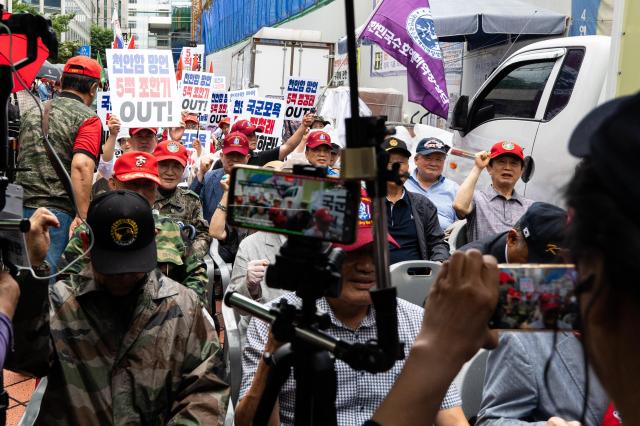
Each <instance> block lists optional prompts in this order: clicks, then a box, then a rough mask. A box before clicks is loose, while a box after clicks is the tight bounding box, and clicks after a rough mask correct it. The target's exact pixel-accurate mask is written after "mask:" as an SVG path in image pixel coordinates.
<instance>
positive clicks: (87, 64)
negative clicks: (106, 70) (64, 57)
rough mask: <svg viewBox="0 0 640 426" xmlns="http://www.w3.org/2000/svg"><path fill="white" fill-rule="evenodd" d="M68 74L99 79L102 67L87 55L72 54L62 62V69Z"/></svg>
mask: <svg viewBox="0 0 640 426" xmlns="http://www.w3.org/2000/svg"><path fill="white" fill-rule="evenodd" d="M62 72H64V73H68V74H78V75H86V76H87V77H91V78H95V79H96V80H100V75H101V74H102V67H101V66H100V64H99V63H98V61H96V60H95V59H91V58H89V57H88V56H74V57H73V58H70V59H69V60H68V61H67V62H66V63H65V64H64V70H63V71H62Z"/></svg>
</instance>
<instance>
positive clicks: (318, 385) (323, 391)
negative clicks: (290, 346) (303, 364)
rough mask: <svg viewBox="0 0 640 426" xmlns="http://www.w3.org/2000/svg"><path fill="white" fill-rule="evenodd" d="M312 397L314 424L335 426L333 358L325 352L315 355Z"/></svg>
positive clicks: (334, 371)
mask: <svg viewBox="0 0 640 426" xmlns="http://www.w3.org/2000/svg"><path fill="white" fill-rule="evenodd" d="M314 373H315V377H314V380H313V382H314V385H315V386H314V392H315V395H314V397H313V400H314V402H315V403H314V407H313V418H314V424H317V425H327V426H336V425H337V422H338V420H337V417H336V393H337V383H336V369H335V358H334V357H333V355H332V354H330V353H329V352H327V351H322V352H318V353H317V354H316V363H315V372H314Z"/></svg>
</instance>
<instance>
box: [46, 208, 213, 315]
mask: <svg viewBox="0 0 640 426" xmlns="http://www.w3.org/2000/svg"><path fill="white" fill-rule="evenodd" d="M153 217H154V219H155V221H156V230H157V233H156V247H157V249H158V268H160V270H161V271H162V273H163V274H165V275H166V276H168V277H169V278H171V279H173V280H175V281H177V282H179V283H182V284H183V285H184V286H185V287H188V288H190V289H192V290H193V291H195V292H196V294H197V295H198V298H199V299H200V302H201V303H202V304H203V306H207V303H208V302H207V283H208V277H207V266H206V265H205V263H204V262H203V261H202V259H197V258H196V257H195V256H194V255H189V254H187V248H186V246H185V244H184V241H182V237H181V236H180V228H179V227H178V225H176V223H175V222H174V221H172V220H171V219H169V218H166V217H163V216H159V215H158V214H154V215H153ZM84 230H86V227H85V225H84V224H81V225H80V226H78V227H77V228H76V229H75V231H74V233H73V236H72V237H71V239H70V240H69V243H68V244H67V247H66V248H65V249H64V253H63V254H62V258H61V259H60V263H59V264H58V270H61V269H62V268H63V267H65V266H67V265H68V264H69V263H71V262H72V261H74V260H75V259H77V258H78V256H80V255H81V254H82V253H83V251H84V250H83V249H82V241H81V240H80V232H81V231H84ZM88 264H89V258H88V257H84V258H82V259H80V260H78V262H76V263H74V264H73V265H71V267H70V268H69V269H67V271H66V272H65V273H66V274H79V273H80V272H81V271H82V270H83V269H84V268H85V267H86V266H87V265H88Z"/></svg>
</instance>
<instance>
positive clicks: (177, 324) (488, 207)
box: [0, 57, 640, 426]
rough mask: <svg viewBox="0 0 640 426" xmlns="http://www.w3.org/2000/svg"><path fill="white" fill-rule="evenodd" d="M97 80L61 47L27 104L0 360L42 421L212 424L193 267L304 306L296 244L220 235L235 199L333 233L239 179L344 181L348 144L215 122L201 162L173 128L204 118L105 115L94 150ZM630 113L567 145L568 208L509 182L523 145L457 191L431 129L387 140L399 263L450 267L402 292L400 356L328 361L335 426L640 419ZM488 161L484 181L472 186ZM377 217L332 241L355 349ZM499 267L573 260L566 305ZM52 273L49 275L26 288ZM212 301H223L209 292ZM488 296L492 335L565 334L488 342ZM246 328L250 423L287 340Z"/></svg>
mask: <svg viewBox="0 0 640 426" xmlns="http://www.w3.org/2000/svg"><path fill="white" fill-rule="evenodd" d="M101 71H102V70H101V67H100V65H99V64H98V63H97V62H96V61H94V60H92V59H89V58H86V57H74V58H71V59H70V60H69V61H68V62H67V63H66V64H65V67H64V73H63V77H62V80H61V87H60V92H59V94H58V95H57V96H55V97H54V98H53V99H51V100H48V101H46V102H45V103H44V107H43V111H42V114H41V112H40V111H39V110H38V109H32V110H29V111H22V114H21V118H20V120H21V127H20V133H19V145H20V152H19V155H18V167H20V171H19V172H18V174H17V177H16V182H17V183H18V184H20V185H22V187H23V188H24V215H25V217H27V218H29V219H30V222H31V230H30V231H29V233H28V234H27V246H28V249H29V258H30V262H31V265H32V269H33V271H34V274H35V276H32V275H31V274H29V273H27V272H25V271H22V272H21V273H19V274H18V275H17V277H16V280H17V281H16V280H14V278H12V277H11V276H9V275H8V274H5V273H2V275H0V336H1V337H2V340H3V343H6V345H5V346H3V348H2V354H3V355H5V354H6V361H5V362H4V365H5V368H9V369H12V370H16V371H20V372H25V373H28V374H31V375H33V376H35V377H41V378H42V377H45V376H46V377H47V382H48V383H47V388H46V391H45V393H44V397H43V399H42V403H41V407H40V415H39V418H38V422H39V423H42V424H56V425H58V424H86V423H96V424H146V423H153V424H163V423H172V424H203V425H212V424H222V422H223V420H224V417H225V413H226V411H227V405H228V404H229V403H230V401H229V388H228V385H227V384H226V383H225V382H224V378H225V377H226V376H227V374H226V373H227V372H226V371H225V368H228V365H224V362H223V359H222V351H221V344H220V342H219V340H218V333H219V331H220V329H219V324H218V321H217V317H216V312H215V303H214V304H212V303H211V302H210V301H211V298H212V296H214V295H209V294H207V291H211V289H208V286H207V283H208V280H209V279H208V275H207V266H206V264H205V262H204V257H205V256H206V255H207V254H208V253H209V251H210V249H211V248H212V247H214V248H216V249H217V250H218V253H217V254H219V255H220V257H221V258H222V259H223V261H224V262H226V263H228V264H231V265H232V273H231V282H230V284H229V288H228V291H231V290H233V291H237V292H239V293H241V294H244V295H246V296H248V297H250V298H252V299H253V300H256V301H258V302H260V303H267V304H271V305H274V304H275V303H277V301H278V300H280V298H281V297H283V298H285V299H286V300H288V301H289V302H291V303H293V304H294V305H295V304H298V305H299V304H300V303H301V301H300V299H299V298H298V297H297V296H296V295H295V293H291V292H286V291H283V290H276V289H273V288H270V287H269V286H267V285H266V282H265V276H266V270H267V268H268V266H269V265H271V264H273V263H274V262H275V259H276V255H277V254H278V252H279V250H280V248H281V247H282V246H283V245H284V244H285V243H286V241H287V238H286V237H285V236H283V235H279V234H270V233H267V232H263V231H253V232H250V231H249V230H247V229H243V228H239V227H236V226H232V225H230V224H229V222H228V218H227V212H228V208H229V203H230V202H234V203H242V205H243V206H245V207H247V212H246V216H248V217H250V218H252V219H254V220H256V221H258V220H260V221H263V222H264V223H265V224H271V225H278V224H280V225H282V226H284V225H285V224H287V226H289V225H288V224H292V225H291V226H298V225H300V226H303V225H301V224H302V223H303V222H304V226H303V227H302V228H301V229H306V231H305V234H307V231H308V232H309V233H308V234H307V235H309V236H326V229H325V228H327V229H328V226H329V225H330V224H331V223H332V222H333V221H335V220H336V217H335V215H333V214H331V212H330V211H328V210H327V209H323V208H318V209H315V210H314V211H313V212H307V211H305V210H304V208H301V207H305V206H302V205H301V204H297V205H295V206H294V205H293V201H291V200H287V199H284V200H283V201H280V200H275V199H273V197H271V196H270V195H269V191H268V190H264V191H262V190H261V191H257V192H256V193H254V194H247V196H246V197H245V198H246V199H240V200H230V199H229V190H230V188H229V175H230V173H231V170H232V169H233V167H234V166H236V165H243V164H249V165H255V166H262V167H267V168H272V169H276V170H279V171H291V169H292V167H293V166H294V165H295V164H309V165H312V166H315V167H317V168H321V169H323V170H324V171H325V173H326V176H328V177H335V178H337V177H339V174H340V157H341V151H342V147H341V146H340V145H339V144H337V143H336V141H332V138H331V123H330V122H329V121H327V120H325V119H324V118H322V117H318V116H316V115H314V114H312V113H309V114H307V115H305V116H304V118H303V120H302V121H301V122H300V123H299V124H298V127H297V129H296V130H295V131H293V132H292V134H291V136H290V137H289V138H288V139H286V140H284V141H283V143H282V144H281V145H280V146H278V147H276V148H274V149H271V150H266V151H257V148H256V147H257V140H258V135H259V134H260V133H261V132H262V129H261V128H260V127H258V126H255V125H254V124H252V123H251V121H249V120H243V119H240V120H237V121H235V122H233V123H232V122H231V121H230V120H229V119H224V120H222V121H221V122H220V123H219V125H218V128H217V129H216V131H215V132H213V135H214V136H213V137H214V140H213V141H212V142H213V143H212V147H213V148H212V150H213V151H214V152H205V150H204V147H202V146H200V144H199V143H197V144H196V145H197V146H194V150H193V151H194V152H191V151H190V150H188V149H187V148H186V147H185V146H184V144H183V143H182V142H181V138H182V135H183V133H184V130H185V129H186V128H194V127H198V126H199V123H198V120H197V118H196V119H195V120H194V118H193V116H191V115H189V114H183V117H182V122H181V123H180V125H179V126H178V127H176V128H170V129H164V131H161V129H158V128H152V127H149V128H131V129H129V137H126V138H120V139H118V134H119V133H120V127H121V122H120V120H119V118H118V117H117V116H115V115H112V116H111V117H110V118H109V122H108V128H109V131H108V135H107V137H106V141H105V142H104V143H102V138H103V134H102V133H103V132H102V123H101V122H100V120H99V119H98V117H97V115H96V112H95V110H93V109H92V108H91V105H92V102H93V100H94V98H95V96H96V92H97V90H98V87H99V81H100V75H101ZM639 111H640V96H634V97H628V98H622V99H619V100H615V101H612V102H610V103H607V104H604V105H602V106H601V107H599V108H598V109H597V110H596V111H594V112H592V113H591V114H590V115H589V116H588V117H587V118H585V120H584V121H583V122H582V123H581V124H580V125H579V126H578V128H577V129H576V131H575V133H574V135H573V137H572V140H571V143H570V146H569V149H570V151H571V153H572V154H574V155H575V156H576V157H578V158H581V159H582V160H581V163H580V165H579V166H578V168H577V169H576V172H575V175H574V176H573V177H572V178H571V181H570V183H569V185H568V187H567V189H566V202H567V206H568V210H564V209H562V208H560V207H558V206H553V205H551V204H548V203H543V202H536V200H530V199H527V198H525V196H524V195H523V194H521V193H519V192H518V191H516V189H515V187H516V184H517V183H518V181H519V179H520V178H521V176H522V173H523V169H524V152H523V149H522V147H521V146H519V145H518V144H516V143H513V142H510V141H495V143H494V144H493V145H492V146H491V148H490V149H489V150H488V151H483V152H479V153H478V154H477V155H476V157H475V162H474V166H473V168H472V169H471V171H470V173H469V175H468V176H467V177H466V179H465V180H464V182H462V184H460V185H458V184H457V183H455V182H453V181H452V180H450V179H448V178H447V177H445V176H444V165H445V163H446V158H447V155H448V152H449V148H450V147H449V146H448V145H447V144H445V143H444V142H443V141H441V140H439V139H437V138H425V139H423V140H421V141H420V142H419V143H418V144H417V148H416V151H415V152H411V151H410V150H409V149H408V147H407V143H406V142H405V141H403V140H401V139H400V138H397V137H394V136H391V137H388V138H386V139H385V141H384V143H383V145H382V149H384V150H385V151H386V152H387V154H388V160H389V161H388V168H389V169H390V170H391V169H396V170H397V171H398V174H399V176H400V177H399V180H395V181H392V182H389V183H388V184H387V195H386V207H387V211H386V216H387V222H388V223H387V225H388V235H387V241H388V244H389V252H390V259H391V263H392V264H394V263H398V262H403V261H413V260H423V261H432V262H439V263H442V267H441V271H440V274H439V275H438V277H437V278H436V280H435V284H434V286H433V288H432V290H431V293H430V295H429V298H428V300H427V302H426V306H424V308H423V307H422V306H417V305H414V304H412V303H409V302H407V301H404V300H400V299H398V307H397V314H398V333H399V337H400V340H402V341H403V342H405V353H404V359H403V360H400V361H397V362H396V363H395V365H394V366H393V367H392V368H391V369H390V370H388V371H387V372H385V373H381V374H371V373H368V372H364V371H356V370H354V369H352V368H351V367H350V366H349V365H347V364H346V363H344V362H342V361H340V360H338V361H336V364H335V369H336V380H337V393H336V401H335V403H336V412H337V419H338V424H340V425H351V424H353V425H356V424H357V425H361V424H369V425H396V424H398V425H400V424H402V425H404V424H406V425H409V424H411V425H414V424H418V423H420V424H437V425H466V424H469V423H468V422H469V420H471V421H472V422H476V424H479V425H521V424H539V425H548V426H555V425H560V426H562V425H575V424H576V423H577V422H580V421H581V422H584V424H585V425H593V426H598V425H606V426H611V425H616V424H622V421H624V423H625V424H636V423H635V421H639V423H640V410H638V408H637V404H635V402H636V401H637V400H638V398H640V387H639V386H638V384H637V382H638V376H639V375H640V371H639V370H640V363H639V362H638V361H637V359H638V355H640V343H639V342H640V340H638V339H637V337H636V331H635V328H636V325H637V324H639V323H640V317H639V316H640V310H639V309H638V303H640V294H639V292H638V286H637V285H635V284H634V282H633V277H635V276H636V275H637V274H635V272H636V269H637V268H638V266H637V262H635V259H634V255H633V253H634V252H635V250H634V249H635V248H636V246H637V245H638V244H640V235H638V234H639V233H640V224H639V223H638V217H640V215H638V214H637V213H638V212H637V210H638V207H637V206H638V204H636V202H637V200H638V199H639V198H640V194H638V193H637V192H638V189H637V188H636V187H635V186H633V185H632V182H633V176H634V175H635V174H636V172H634V170H635V168H634V167H635V158H636V157H637V154H639V153H640V129H639V128H638V121H637V120H636V118H637V114H638V112H639ZM43 122H44V123H45V125H43ZM43 131H45V132H47V133H48V137H49V139H50V140H51V141H52V143H53V146H54V148H55V150H56V152H57V154H58V156H59V157H60V159H61V160H62V165H63V166H64V168H65V169H66V171H67V173H68V174H69V176H70V180H71V182H70V183H71V188H72V192H73V193H72V194H69V193H68V192H67V190H66V187H65V185H64V183H63V180H62V178H61V176H60V175H59V172H58V171H57V170H56V168H54V167H53V165H51V163H50V162H48V161H47V158H48V157H47V153H46V150H45V148H44V146H43V144H42V140H43V137H44V136H43ZM412 157H413V159H414V161H415V164H416V168H415V169H414V170H410V167H409V160H410V159H411V158H412ZM485 170H486V172H487V173H488V175H489V177H490V180H491V184H490V185H488V186H486V187H485V188H479V187H478V181H479V178H480V176H481V175H482V174H483V173H485ZM636 197H638V198H636ZM634 200H636V201H634ZM294 207H295V212H292V211H291V210H292V209H294ZM301 211H302V213H303V214H302V216H301V213H300V212H301ZM370 212H371V201H370V200H369V198H368V197H367V194H366V192H363V196H362V199H361V204H360V211H359V219H358V224H357V229H356V239H355V242H354V243H352V244H349V245H344V244H336V243H334V244H333V246H334V247H339V248H342V249H343V250H344V252H345V260H344V262H343V264H342V267H341V268H342V269H341V288H342V292H341V294H340V295H339V296H338V297H323V298H320V299H319V300H318V302H317V306H318V309H319V310H321V311H324V312H327V313H328V314H329V320H330V324H329V327H328V329H327V332H328V333H329V334H331V335H333V336H335V337H337V338H340V339H345V340H350V341H356V342H362V343H364V342H367V341H369V340H371V339H375V338H376V317H375V315H374V311H373V309H372V302H371V297H370V293H369V291H370V290H371V289H373V288H375V286H376V275H375V268H376V265H375V263H374V260H373V224H372V218H371V215H370ZM303 216H304V217H303ZM463 219H464V220H466V235H465V237H466V242H467V244H466V245H464V246H462V247H456V248H457V249H458V250H457V251H454V252H452V250H451V247H450V241H449V238H448V237H449V233H450V232H451V230H452V229H453V228H454V227H455V226H456V224H457V223H458V221H460V220H463ZM311 225H313V226H311ZM212 243H213V244H212ZM615 247H624V248H625V250H623V251H622V252H621V251H620V250H617V249H615ZM497 263H510V264H514V263H575V264H576V269H577V284H576V286H575V289H574V291H573V293H572V294H571V296H570V298H572V299H571V302H572V303H573V305H572V306H574V307H575V310H574V311H573V312H571V315H570V316H567V317H564V316H563V317H562V319H563V321H562V322H561V321H560V316H559V315H558V314H557V310H558V309H559V306H560V303H559V301H558V298H559V297H560V295H559V294H552V293H549V294H536V295H535V297H534V299H533V300H537V301H538V302H537V303H539V306H538V307H537V309H538V310H537V312H536V315H538V316H537V317H536V318H533V317H526V318H519V317H518V309H519V308H520V307H522V306H525V305H526V304H531V300H532V299H531V294H529V295H526V294H524V293H525V292H523V291H522V290H521V289H517V288H515V287H514V286H513V285H510V284H512V282H511V281H510V280H509V278H508V277H507V278H505V277H504V276H502V275H501V274H502V273H499V271H498V268H497ZM55 272H58V273H59V274H58V276H57V278H56V280H47V279H38V278H39V277H48V276H50V275H51V274H53V273H55ZM300 278H301V279H304V277H300ZM503 278H504V279H503ZM54 281H55V282H54ZM213 291H215V293H216V294H215V297H216V298H220V297H221V296H222V288H221V287H220V286H217V287H215V289H214V290H213ZM527 297H528V299H527ZM562 297H563V298H566V294H565V293H562ZM567 300H568V299H567ZM497 306H498V307H499V308H500V309H501V311H500V309H498V312H502V314H504V315H503V317H502V319H503V321H502V322H501V323H500V324H501V327H502V328H510V329H514V328H522V327H520V326H516V324H514V323H509V321H512V320H513V319H514V318H518V319H517V321H516V322H518V324H531V323H533V322H534V321H535V320H537V321H539V322H540V324H538V325H539V328H549V329H554V328H557V326H558V324H561V326H562V327H563V328H565V327H566V328H568V329H574V330H575V331H568V330H564V331H561V332H560V331H557V332H556V333H522V332H513V331H511V332H502V333H500V336H499V339H498V335H497V333H496V332H495V330H491V329H490V328H489V322H490V319H491V318H492V317H494V315H495V313H496V308H497ZM554 310H555V311H554ZM529 311H530V310H529ZM550 312H551V313H553V312H556V315H555V316H554V315H551V314H550ZM243 314H244V313H243ZM212 315H213V317H216V318H215V320H214V319H212ZM569 318H570V319H569ZM568 323H570V324H568ZM240 326H241V330H242V334H243V336H244V337H245V339H246V341H245V342H244V350H243V363H242V364H243V365H242V386H241V390H240V398H239V401H237V404H236V406H235V423H236V424H238V425H245V424H247V425H248V424H252V422H253V421H254V416H255V414H256V410H257V407H258V403H259V401H260V398H261V397H262V395H263V394H264V392H265V387H266V379H267V376H268V375H269V371H270V369H271V368H272V366H271V365H270V364H269V363H268V362H266V361H265V357H264V354H265V353H272V352H273V351H274V350H276V349H277V348H278V347H280V345H281V344H282V342H279V341H277V340H276V339H275V338H274V337H273V335H272V334H270V330H269V325H268V324H266V323H264V322H262V321H261V320H258V319H256V318H251V317H250V316H248V315H243V316H242V321H241V324H240ZM12 330H13V331H12ZM481 348H495V349H494V350H493V351H491V353H490V355H489V357H488V361H487V365H486V374H485V380H484V389H483V391H482V395H481V403H480V408H479V411H478V412H477V416H474V418H473V419H468V418H467V416H465V413H464V412H463V410H462V400H461V395H460V391H459V389H458V388H457V387H456V385H455V384H454V383H453V379H454V378H455V376H456V374H458V372H459V371H460V369H461V367H462V366H463V364H464V363H465V362H466V361H467V360H469V359H470V358H471V357H472V356H473V355H474V354H475V353H476V352H477V351H478V350H479V349H481ZM4 359H5V357H4V356H2V357H0V361H2V360H4ZM295 388H296V384H295V380H294V378H293V376H291V377H290V378H289V379H288V380H287V381H286V382H285V383H284V385H283V387H282V389H281V390H280V394H279V397H278V402H277V404H276V406H275V407H274V411H273V413H272V415H271V418H270V420H269V424H287V425H290V424H294V422H295V418H294V412H295V402H296V401H295ZM621 418H622V419H621Z"/></svg>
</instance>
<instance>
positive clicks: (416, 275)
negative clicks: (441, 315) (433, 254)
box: [390, 260, 441, 306]
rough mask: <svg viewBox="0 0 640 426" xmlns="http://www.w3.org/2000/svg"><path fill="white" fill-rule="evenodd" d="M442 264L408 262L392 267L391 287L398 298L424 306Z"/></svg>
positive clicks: (420, 261) (418, 261)
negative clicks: (394, 288)
mask: <svg viewBox="0 0 640 426" xmlns="http://www.w3.org/2000/svg"><path fill="white" fill-rule="evenodd" d="M440 266H441V265H440V263H438V262H431V261H428V260H407V261H406V262H398V263H395V264H393V265H391V269H390V273H391V285H392V286H394V287H396V289H397V292H398V297H399V298H401V299H403V300H406V301H407V302H411V303H413V304H414V305H418V306H424V303H425V301H426V300H427V297H428V296H429V291H431V286H432V285H433V283H434V280H435V278H436V276H437V275H438V271H440Z"/></svg>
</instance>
